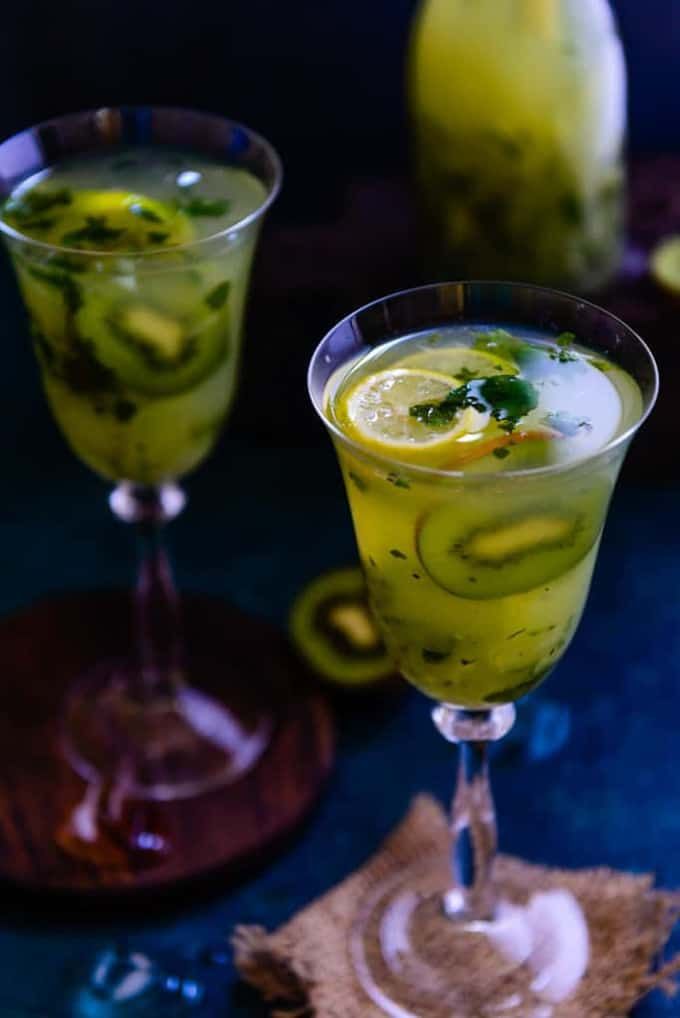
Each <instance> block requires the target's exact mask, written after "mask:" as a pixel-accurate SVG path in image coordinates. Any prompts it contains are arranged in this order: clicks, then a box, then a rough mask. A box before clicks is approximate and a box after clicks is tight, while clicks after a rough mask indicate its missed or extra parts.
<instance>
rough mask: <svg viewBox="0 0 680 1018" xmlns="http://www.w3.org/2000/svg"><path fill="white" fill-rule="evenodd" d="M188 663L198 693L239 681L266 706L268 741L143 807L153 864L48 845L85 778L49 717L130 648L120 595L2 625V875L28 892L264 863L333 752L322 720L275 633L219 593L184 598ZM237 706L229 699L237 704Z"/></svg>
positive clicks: (159, 879) (85, 598)
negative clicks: (163, 848)
mask: <svg viewBox="0 0 680 1018" xmlns="http://www.w3.org/2000/svg"><path fill="white" fill-rule="evenodd" d="M183 608H184V625H185V630H186V639H187V646H188V648H189V672H190V674H191V672H192V671H195V672H196V673H198V671H199V670H200V674H201V688H203V689H204V690H206V691H208V692H209V691H210V690H211V689H212V690H214V691H216V692H217V691H219V690H221V691H223V692H224V691H225V690H227V689H229V690H230V694H229V695H230V696H231V695H232V690H233V692H234V696H235V697H238V687H239V680H243V685H244V686H249V687H250V689H251V690H252V689H253V686H254V685H255V686H256V687H257V688H258V699H259V700H260V703H261V704H262V705H269V704H271V706H272V708H273V709H274V711H275V717H276V725H275V729H274V732H273V736H272V741H271V744H270V745H269V747H268V748H267V750H266V751H265V753H264V755H263V756H262V757H261V759H260V760H259V762H258V763H257V764H256V765H255V767H254V768H253V770H252V771H250V772H249V773H248V774H246V775H245V777H244V778H243V779H241V780H240V781H237V782H235V783H234V784H233V785H228V786H226V787H223V788H221V789H219V790H217V791H214V792H210V793H208V794H206V795H203V796H201V797H199V798H196V799H186V800H182V801H178V802H174V803H167V804H166V803H162V804H161V803H159V804H154V805H153V810H154V819H155V822H157V823H160V825H161V827H162V829H163V830H164V831H165V832H167V833H168V837H169V840H170V843H171V845H172V849H171V851H169V852H168V854H167V855H166V856H164V857H162V858H161V859H160V860H159V859H156V860H155V862H154V865H144V863H143V862H141V861H139V860H137V861H136V862H135V860H134V859H131V858H129V857H128V854H127V853H126V854H125V855H124V857H123V859H124V861H123V862H122V864H121V861H120V860H117V861H116V863H115V865H112V864H111V860H97V861H96V862H95V861H93V859H92V858H86V857H85V858H79V857H77V856H76V855H74V854H73V853H72V852H67V851H64V850H63V849H62V848H60V847H59V844H58V843H57V842H58V840H59V838H58V837H57V832H59V831H60V830H62V829H63V828H64V825H65V824H66V823H67V820H68V818H69V817H70V816H71V815H72V813H73V809H74V808H75V807H76V806H77V805H78V803H79V802H80V801H82V799H83V795H84V792H85V790H86V786H85V783H84V782H83V781H82V780H81V779H80V778H79V777H78V776H77V775H76V774H75V772H74V771H73V770H72V769H71V767H70V766H69V765H68V763H67V762H66V761H65V759H64V757H63V755H62V751H61V746H60V724H59V718H60V712H61V710H62V705H63V700H64V696H65V693H66V690H67V688H68V686H69V684H70V683H71V682H72V681H73V680H74V679H75V678H77V677H78V676H79V675H81V674H82V673H84V672H85V671H86V670H87V669H88V668H89V667H91V666H92V665H93V664H95V663H96V662H97V661H99V660H103V659H107V658H112V657H116V656H121V655H122V654H123V655H124V653H125V651H126V650H128V649H129V647H130V640H131V633H130V622H131V608H130V600H129V596H128V595H126V594H124V593H122V592H112V591H106V592H96V593H87V594H67V595H63V596H59V597H54V598H49V599H46V600H42V601H39V602H37V603H36V604H34V605H33V606H31V607H29V608H28V609H26V610H24V611H21V612H17V613H16V614H14V615H11V616H8V617H6V618H4V619H1V620H0V676H1V679H0V879H5V880H9V881H11V882H12V883H14V884H19V885H21V886H23V887H25V888H28V889H30V890H35V891H46V890H51V891H74V892H79V893H86V894H91V893H96V892H108V891H116V892H120V891H123V890H130V891H136V890H141V889H144V888H157V887H159V886H163V885H166V886H167V885H169V884H175V883H177V882H179V881H184V880H187V879H191V878H196V877H199V876H206V875H208V874H210V873H213V872H217V871H220V872H221V874H224V875H226V876H232V877H234V876H235V875H237V874H238V873H239V872H241V871H243V870H244V869H245V868H246V867H249V866H252V865H253V864H256V863H258V862H260V861H263V860H264V859H265V858H266V856H267V853H268V851H269V852H271V851H272V850H273V849H274V848H275V846H276V843H277V842H278V841H282V840H283V839H285V838H286V836H287V835H290V834H291V833H292V832H293V830H294V829H295V827H296V826H297V825H298V824H299V823H300V822H301V821H302V820H303V818H304V817H305V815H306V813H307V812H308V810H309V809H310V808H311V806H312V805H313V803H314V802H315V800H316V798H317V796H318V794H319V791H320V788H321V786H322V784H323V781H324V779H325V778H326V776H327V775H328V773H329V771H330V768H331V765H332V761H333V726H332V720H331V715H330V711H329V708H328V707H327V705H326V703H325V701H324V699H323V697H322V696H321V694H320V693H319V692H318V691H317V690H315V689H313V688H310V687H309V685H307V684H306V683H305V680H304V678H303V676H302V675H301V669H300V668H299V666H298V665H297V664H296V661H295V658H294V656H293V655H292V652H291V651H290V649H289V647H288V645H287V642H286V640H285V638H284V637H283V636H282V634H280V633H279V632H278V631H277V630H276V629H274V628H273V627H272V626H270V625H268V624H267V623H265V622H263V621H261V620H259V619H256V618H253V617H252V616H249V615H246V614H244V613H242V612H240V611H238V610H236V609H235V608H233V607H231V606H230V605H228V604H226V603H225V602H223V601H220V600H218V599H215V598H209V597H204V596H192V597H187V598H185V600H184V605H183ZM236 702H238V701H236Z"/></svg>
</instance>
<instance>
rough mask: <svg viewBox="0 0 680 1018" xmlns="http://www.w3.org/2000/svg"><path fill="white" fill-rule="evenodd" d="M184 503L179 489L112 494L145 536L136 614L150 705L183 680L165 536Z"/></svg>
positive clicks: (125, 489) (142, 679)
mask: <svg viewBox="0 0 680 1018" xmlns="http://www.w3.org/2000/svg"><path fill="white" fill-rule="evenodd" d="M184 503H185V497H184V494H183V493H182V491H181V490H180V489H179V488H177V487H176V486H174V485H163V486H160V487H157V488H156V487H142V486H139V485H133V484H128V483H124V484H121V485H119V487H118V488H116V490H115V491H114V493H113V495H112V496H111V507H112V509H113V511H114V513H115V514H116V516H118V518H119V519H122V520H124V521H125V522H129V523H134V524H135V526H136V528H137V533H138V536H139V543H140V560H139V569H138V573H137V583H136V587H135V592H134V610H135V623H136V631H137V648H138V660H139V698H140V700H143V701H145V702H147V703H154V702H157V701H158V700H159V699H167V698H169V697H172V696H173V695H174V694H175V693H176V691H177V688H178V686H179V685H180V684H181V681H182V665H183V641H182V627H181V612H180V604H179V596H178V594H177V589H176V587H175V583H174V580H173V576H172V568H171V566H170V562H169V559H168V556H167V553H166V551H165V547H164V543H163V537H164V528H165V524H166V523H167V522H168V520H171V519H174V517H175V516H177V515H178V513H179V512H181V509H182V508H183V506H184Z"/></svg>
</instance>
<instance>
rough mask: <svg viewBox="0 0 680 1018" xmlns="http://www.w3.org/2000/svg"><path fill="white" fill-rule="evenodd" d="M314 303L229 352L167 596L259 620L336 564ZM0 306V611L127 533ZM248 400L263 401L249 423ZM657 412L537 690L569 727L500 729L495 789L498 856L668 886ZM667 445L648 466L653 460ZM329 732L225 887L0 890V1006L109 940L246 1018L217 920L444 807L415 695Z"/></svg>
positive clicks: (307, 880) (670, 832)
mask: <svg viewBox="0 0 680 1018" xmlns="http://www.w3.org/2000/svg"><path fill="white" fill-rule="evenodd" d="M319 286H321V283H319ZM386 288H387V287H384V289H386ZM375 292H379V291H378V288H377V286H376V290H375ZM313 296H314V300H315V301H316V305H315V306H316V309H317V311H316V317H317V318H318V322H316V323H315V324H314V326H313V328H312V327H308V329H307V330H306V331H304V332H301V334H300V335H297V336H296V334H295V329H294V327H293V326H291V324H290V321H291V320H292V319H289V323H288V326H287V327H286V329H285V330H283V332H279V331H278V330H277V328H276V323H275V322H274V323H273V324H272V322H271V320H270V327H269V329H268V330H264V329H262V328H261V329H260V332H259V333H258V342H253V343H252V345H251V346H249V360H248V363H247V365H246V368H247V370H246V372H245V380H244V388H243V392H242V395H241V398H240V402H239V407H238V409H237V412H236V415H235V418H234V421H233V422H232V427H231V428H230V437H228V438H227V439H226V440H225V441H224V442H223V443H222V445H221V446H220V447H219V449H218V450H217V452H216V454H215V455H214V456H213V457H212V459H211V460H210V461H209V462H208V463H207V464H206V465H205V466H204V467H203V468H202V469H201V470H200V471H199V472H198V473H197V474H196V475H195V476H194V477H193V478H191V479H190V481H189V491H190V502H189V506H188V509H187V511H186V513H185V515H184V516H183V517H182V518H180V519H179V520H178V521H177V522H176V523H175V524H174V525H173V527H172V530H171V535H170V536H171V546H172V549H173V553H174V557H175V562H176V566H177V572H178V578H179V580H180V583H181V584H182V586H183V587H184V589H187V590H191V589H199V590H204V591H208V592H213V593H215V594H219V595H222V596H225V597H229V598H231V599H232V600H233V601H235V602H236V603H237V604H238V605H239V606H241V607H242V608H245V609H247V610H249V611H252V612H255V613H259V614H261V615H263V616H266V617H268V618H270V619H272V620H274V621H275V622H276V623H278V624H280V625H283V624H284V621H285V617H286V613H287V608H288V605H289V603H290V601H291V598H292V597H293V595H294V593H295V591H296V590H297V589H298V588H299V587H300V586H301V585H302V584H303V583H304V582H305V581H306V580H307V579H309V578H311V577H312V576H313V575H315V573H317V572H318V571H320V570H321V569H324V568H327V567H330V566H333V565H338V564H342V563H345V562H348V561H352V560H353V558H354V545H353V538H352V533H351V528H350V523H349V516H348V512H347V509H346V505H345V501H344V496H343V493H342V490H341V483H340V477H339V473H338V470H337V467H336V465H335V461H334V458H333V454H332V451H331V449H330V446H328V445H326V444H325V442H324V440H323V436H322V434H321V426H320V425H319V424H318V422H317V421H316V420H315V419H314V418H313V415H312V414H311V412H310V411H309V410H308V408H307V406H306V400H305V397H304V378H303V366H304V363H305V362H306V360H307V357H308V354H309V351H310V349H311V347H312V345H313V343H314V342H315V341H316V339H318V337H319V335H320V334H321V331H322V326H324V325H328V324H330V322H331V321H332V319H333V318H336V317H338V313H344V312H345V311H347V310H349V309H350V307H351V304H350V305H349V306H347V305H346V304H345V305H344V306H342V307H341V306H340V305H339V303H338V301H337V300H336V301H335V303H334V302H333V301H332V300H326V298H325V297H324V295H323V292H322V291H321V290H317V291H315V294H314V295H313ZM0 303H1V304H2V306H3V315H4V318H3V325H2V329H3V335H2V342H3V344H4V346H3V349H4V351H5V356H4V357H3V359H2V361H1V362H0V363H1V364H2V369H1V370H0V414H2V418H1V419H2V430H1V431H0V442H1V443H2V468H3V493H2V498H1V499H0V611H2V612H9V611H11V610H13V609H14V608H16V607H18V606H21V605H25V604H27V603H29V602H30V601H31V600H32V599H34V598H35V597H37V596H40V595H42V594H45V593H47V592H50V591H60V590H63V589H65V588H70V589H77V588H80V589H87V588H91V587H93V586H103V585H121V584H125V583H128V582H129V581H130V578H131V576H132V572H133V567H134V546H133V544H134V542H133V540H132V536H131V535H130V534H129V533H127V532H126V529H125V527H124V526H122V525H120V524H117V523H115V522H114V521H113V519H112V518H111V516H110V513H109V511H108V508H107V505H106V499H105V495H106V490H105V487H104V486H103V485H102V484H101V483H100V482H99V481H97V480H96V479H95V478H94V477H92V476H91V475H90V474H89V473H88V472H87V471H86V470H85V469H84V468H82V467H81V466H80V465H79V464H78V463H77V462H76V461H75V460H74V459H73V458H72V456H71V455H70V453H69V452H68V451H67V450H66V449H65V447H64V445H63V443H62V441H61V439H60V438H59V436H58V435H57V433H56V430H55V428H54V426H53V425H52V423H51V421H50V418H49V416H48V412H47V410H46V408H45V406H44V405H43V400H42V397H41V395H40V392H39V385H38V380H37V376H36V372H35V369H34V367H33V364H32V359H31V354H30V351H29V350H28V348H27V344H25V341H24V339H23V338H22V337H23V332H22V327H21V326H20V324H19V318H18V307H17V301H16V298H15V296H14V294H13V291H12V289H11V287H10V286H9V284H8V280H7V277H6V275H4V276H3V275H1V274H0ZM284 304H285V305H286V306H287V307H288V309H289V311H290V313H291V315H293V314H294V312H295V308H294V307H293V305H292V303H291V300H290V299H288V298H287V297H286V295H285V294H283V293H282V294H281V295H280V296H279V304H278V307H279V308H282V307H283V305H284ZM256 317H257V315H256ZM260 325H262V322H260ZM670 338H673V337H670ZM668 350H669V351H670V346H669V347H668ZM260 382H261V384H262V385H263V386H265V387H266V391H267V397H268V398H267V400H260V401H259V402H257V401H256V402H255V405H256V406H259V407H260V410H259V411H258V414H257V415H254V414H253V405H254V403H253V399H254V396H255V394H257V393H258V386H259V385H260ZM666 391H667V394H668V390H666ZM672 402H673V400H672V399H670V400H669V401H668V404H667V406H668V410H669V411H671V410H673V407H672V406H671V404H672ZM263 406H265V407H267V406H271V414H270V417H269V418H267V415H266V411H264V412H263V411H262V409H261V408H262V407H263ZM673 414H674V415H675V411H674V410H673ZM664 419H665V420H668V421H673V420H675V419H676V417H675V416H671V414H670V413H669V416H668V417H667V418H659V417H657V418H655V421H653V422H652V425H651V426H650V427H649V428H648V430H647V435H648V438H647V440H646V441H647V444H646V445H645V439H644V436H642V437H641V438H640V439H639V440H638V442H637V448H636V457H635V460H636V462H637V464H638V465H639V467H640V469H638V471H637V473H636V474H635V475H634V476H635V477H638V478H639V477H640V476H644V477H645V480H646V482H647V485H646V486H645V487H634V486H632V487H631V486H627V487H624V488H621V489H620V490H619V491H618V493H617V497H616V499H615V502H614V506H613V510H612V513H611V517H610V522H609V526H608V529H607V532H606V537H605V540H604V543H603V547H602V553H601V557H600V563H599V566H598V570H597V574H596V578H595V583H594V586H593V592H592V595H591V598H590V602H589V605H588V610H587V612H586V615H585V618H584V621H583V624H582V626H581V628H580V630H579V632H578V635H577V637H576V639H575V640H574V643H573V645H572V647H571V649H570V650H569V652H568V654H567V656H566V658H565V660H564V661H563V663H562V664H561V665H560V666H559V668H558V670H557V671H556V673H555V675H554V676H553V677H552V678H551V679H550V681H549V683H548V684H547V685H546V687H544V690H543V692H542V693H541V694H539V695H542V696H547V697H550V698H552V699H553V700H556V701H560V702H562V703H564V704H566V705H568V706H569V707H570V708H571V712H572V722H573V723H572V734H571V738H570V740H569V742H568V743H567V745H566V746H565V747H564V748H563V749H562V750H561V751H560V752H559V753H557V754H555V755H553V756H550V757H548V758H545V757H541V755H540V753H539V754H534V757H533V758H531V757H530V756H529V755H528V754H527V753H526V752H523V751H522V750H521V746H520V744H518V743H517V742H514V743H510V744H509V746H508V748H506V749H504V750H503V749H501V750H500V752H499V753H498V754H497V757H496V761H495V762H496V774H495V790H496V797H497V801H498V808H499V815H500V824H501V841H502V847H503V848H504V849H505V850H506V851H508V852H513V853H517V854H521V855H523V856H525V857H527V858H529V859H532V860H537V861H541V862H547V863H554V864H560V865H567V866H575V867H576V866H590V865H596V864H607V865H611V866H616V867H621V868H625V869H630V870H635V871H654V872H655V873H656V874H657V875H658V880H659V882H660V883H661V884H663V885H666V886H679V887H680V767H679V766H678V763H679V762H680V750H678V748H677V731H678V727H679V721H678V718H679V716H680V683H679V682H678V673H679V672H680V626H679V625H678V618H679V617H680V604H679V601H680V595H679V594H678V589H679V580H680V539H679V538H678V520H680V487H678V486H666V487H664V486H662V485H663V482H664V481H666V480H668V474H670V472H671V470H675V477H676V484H677V476H678V474H677V468H676V467H675V462H674V460H675V451H674V444H675V442H676V441H677V439H676V438H675V437H674V434H673V433H668V434H667V435H666V434H664V426H663V420H664ZM675 430H676V431H677V428H676V429H675ZM662 441H663V442H664V443H665V444H664V451H663V452H662V450H661V449H660V448H659V446H660V443H661V442H662ZM648 455H649V456H652V457H653V461H652V460H650V461H649V463H650V464H651V465H650V468H649V469H648V470H645V469H644V467H645V462H646V458H647V456H648ZM666 457H668V458H669V466H668V470H667V472H666V473H664V475H663V476H662V474H661V472H660V471H657V470H656V468H655V467H654V466H653V463H663V462H665V459H666ZM655 475H656V477H655ZM0 681H1V678H0ZM528 710H529V705H527V707H526V708H525V711H528ZM338 729H339V747H338V759H337V766H336V769H335V771H334V774H333V776H332V777H331V779H330V781H329V783H328V786H327V788H326V790H325V794H324V796H323V798H322V800H321V802H320V803H319V806H318V808H317V809H316V811H315V812H314V814H313V816H312V817H311V818H310V820H309V822H308V824H307V826H306V827H305V829H304V830H302V831H300V833H299V837H298V838H297V839H296V840H295V841H294V843H293V844H292V845H291V846H289V848H288V849H287V850H286V852H285V854H284V855H282V856H280V857H279V858H278V859H277V860H276V861H275V862H274V863H273V864H272V865H270V866H269V868H268V869H267V870H266V871H265V872H260V873H259V874H255V875H253V876H252V877H251V878H250V880H249V881H248V882H247V883H244V884H242V885H241V886H239V887H237V888H231V889H227V888H225V887H224V886H220V885H219V884H218V885H216V886H215V885H213V886H211V887H210V888H208V889H207V890H206V889H204V890H202V891H201V893H200V896H199V895H198V893H195V894H194V896H191V895H186V894H185V895H184V896H183V898H182V899H181V900H177V899H174V898H172V897H171V896H169V895H159V897H158V901H157V902H156V903H155V906H154V907H149V906H148V905H147V906H145V907H144V909H143V910H142V911H140V910H136V909H135V908H134V906H132V905H131V906H129V907H127V908H126V909H125V911H123V912H121V911H118V913H117V914H116V915H112V914H111V913H107V910H106V908H104V907H102V908H100V909H99V910H98V911H96V912H94V913H93V912H92V911H91V910H90V911H89V912H87V913H83V911H82V910H79V909H77V908H76V906H75V905H71V904H66V903H63V902H62V903H60V904H58V903H55V902H51V903H50V902H38V903H36V902H29V901H26V900H24V899H22V898H21V897H20V896H17V895H16V894H13V893H11V892H10V891H8V890H4V891H2V893H1V896H0V1016H1V1018H15V1016H16V1018H20V1016H22V1015H25V1014H26V1015H27V1014H34V1015H35V1014H38V1015H41V1016H43V1018H45V1016H47V1018H50V1016H52V1015H54V1014H56V1013H57V1004H56V1001H58V1000H61V1001H62V1002H63V1001H65V1000H67V997H66V996H65V986H66V985H67V983H68V981H69V980H73V979H74V978H75V977H76V976H77V974H78V973H79V972H84V971H86V970H87V967H88V964H89V962H90V961H91V960H92V959H93V958H94V957H95V955H96V954H97V952H98V951H99V950H100V949H102V948H104V947H106V946H109V945H115V944H117V943H126V944H128V945H129V946H131V947H132V948H135V949H139V950H141V951H145V952H148V953H150V954H152V955H154V956H155V957H158V958H160V959H161V960H163V961H165V962H166V963H167V964H168V965H169V966H170V967H171V968H173V969H177V970H180V971H181V970H185V969H186V971H194V969H197V970H198V972H199V974H200V977H201V978H203V979H204V980H205V982H206V986H207V995H206V998H205V1000H204V1002H203V1004H202V1005H201V1007H200V1008H199V1009H198V1013H199V1014H201V1015H205V1016H206V1018H213V1016H214V1018H217V1016H225V1015H230V1016H234V1018H247V1016H258V1015H263V1014H264V1013H265V1012H264V1010H263V1009H262V1006H261V1005H260V1004H259V1003H258V1001H257V998H256V997H255V996H254V995H253V994H251V993H250V992H249V991H247V990H245V989H244V988H242V987H238V986H237V985H236V979H235V976H234V973H233V970H232V969H231V967H230V965H229V963H228V961H227V964H225V965H224V966H222V967H215V966H212V967H207V966H205V965H202V964H201V961H200V959H201V958H202V957H203V956H204V955H205V952H206V949H208V948H210V947H211V946H212V945H216V944H218V945H219V944H220V943H224V938H226V937H228V935H229V933H230V931H231V930H232V929H233V927H234V925H235V924H236V923H260V924H263V925H265V926H267V927H275V926H277V925H278V924H279V923H281V922H283V921H285V920H286V919H287V918H288V917H290V916H291V915H292V914H293V913H294V912H295V911H296V910H297V909H298V908H300V907H301V906H303V905H304V904H306V903H308V902H309V901H311V900H312V899H313V898H315V897H316V896H317V895H318V894H320V893H321V892H323V891H325V890H326V889H328V888H329V887H331V886H332V885H333V884H335V883H336V882H337V881H339V880H340V879H342V878H343V877H344V876H346V875H347V874H348V873H350V872H351V871H352V870H353V869H354V868H356V867H357V866H359V865H360V864H361V863H362V862H363V861H364V860H365V859H367V858H368V856H369V855H370V854H371V853H372V852H373V851H375V849H376V848H377V847H378V845H379V844H380V841H381V839H382V838H383V837H384V836H385V835H386V834H387V833H388V832H389V831H390V829H391V828H392V827H393V826H394V824H395V823H396V822H397V821H398V820H399V819H400V817H401V816H402V815H403V813H404V811H405V810H406V808H407V805H408V803H409V800H410V798H411V797H412V796H413V795H414V794H415V793H417V792H419V791H421V790H428V791H430V792H432V793H433V794H435V795H437V796H438V797H440V798H441V799H442V801H446V799H447V798H448V797H449V796H450V793H451V790H452V785H453V778H454V767H455V762H454V755H453V753H452V751H451V748H450V747H449V746H447V745H446V744H445V743H444V741H443V740H442V739H441V738H439V737H438V736H437V735H436V733H435V731H434V729H433V727H432V725H431V723H430V721H429V719H428V704H427V703H426V701H425V700H424V698H422V697H420V696H418V695H417V694H415V693H405V694H404V696H403V697H401V698H396V699H395V698H391V699H386V700H380V699H379V698H378V699H376V698H371V699H368V700H364V699H361V698H358V699H354V700H348V701H344V702H343V703H342V705H341V707H339V709H338ZM538 748H539V749H540V746H539V747H538ZM405 750H406V751H405ZM36 808H39V804H36ZM0 836H1V835H0ZM677 946H678V947H679V948H680V938H679V939H678V944H677ZM66 1013H68V1012H66ZM636 1014H637V1015H638V1016H640V1018H642V1016H645V1018H653V1016H662V1015H663V1016H668V1015H680V1002H677V1001H676V1002H675V1003H673V1002H670V1003H669V1002H666V1001H665V1000H663V999H661V998H660V997H654V998H653V999H651V998H650V1000H649V1001H647V1002H646V1003H645V1004H644V1005H643V1006H642V1007H640V1008H639V1010H638V1012H637V1013H636ZM153 1018H163V1016H162V1014H158V1015H156V1013H155V1012H154V1015H153ZM319 1018H323V1016H319Z"/></svg>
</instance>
